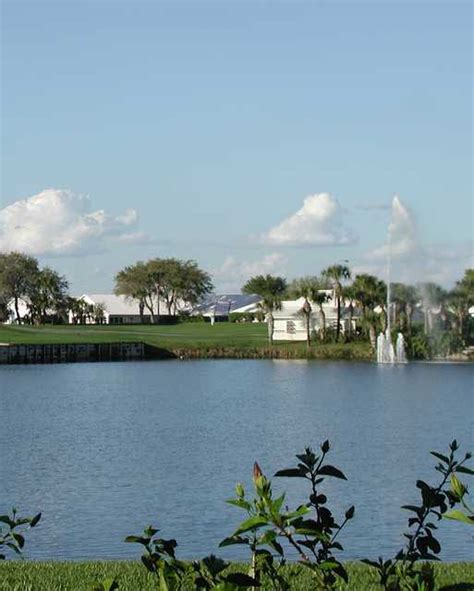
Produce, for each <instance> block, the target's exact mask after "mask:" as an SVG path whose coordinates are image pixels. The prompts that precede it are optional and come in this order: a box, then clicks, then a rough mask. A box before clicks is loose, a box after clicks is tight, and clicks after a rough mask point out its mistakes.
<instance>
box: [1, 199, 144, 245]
mask: <svg viewBox="0 0 474 591" xmlns="http://www.w3.org/2000/svg"><path fill="white" fill-rule="evenodd" d="M137 221H138V214H137V212H136V211H135V210H134V209H128V210H127V211H125V212H124V213H123V214H121V215H119V216H116V217H114V216H112V215H110V214H108V213H106V212H105V211H104V210H103V209H100V210H96V211H91V203H90V199H89V197H88V196H85V195H78V194H76V193H73V192H72V191H68V190H60V189H46V190H44V191H41V193H38V194H37V195H33V196H32V197H28V198H27V199H23V200H20V201H15V202H14V203H12V204H11V205H8V206H7V207H5V208H4V209H2V210H0V250H3V251H10V250H19V251H21V252H25V253H28V254H33V255H50V256H61V255H77V254H91V253H96V252H100V251H102V250H104V249H105V247H106V243H107V241H108V240H122V241H125V242H136V241H137V236H141V237H142V239H143V235H142V234H141V233H137V232H132V231H131V230H133V229H134V227H135V226H136V224H137ZM130 237H133V238H130Z"/></svg>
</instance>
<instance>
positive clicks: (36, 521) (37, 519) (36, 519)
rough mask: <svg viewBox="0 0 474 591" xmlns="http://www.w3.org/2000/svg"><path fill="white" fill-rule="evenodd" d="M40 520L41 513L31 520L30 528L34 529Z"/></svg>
mask: <svg viewBox="0 0 474 591" xmlns="http://www.w3.org/2000/svg"><path fill="white" fill-rule="evenodd" d="M40 519H41V513H38V514H37V515H35V516H34V517H33V519H32V520H31V523H30V527H36V526H37V525H38V522H39V520H40Z"/></svg>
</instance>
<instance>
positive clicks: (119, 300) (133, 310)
mask: <svg viewBox="0 0 474 591" xmlns="http://www.w3.org/2000/svg"><path fill="white" fill-rule="evenodd" d="M80 299H84V300H86V301H88V302H89V303H90V304H103V305H104V307H105V311H106V313H107V314H111V315H112V316H133V315H135V314H139V313H140V311H139V308H138V302H137V301H136V300H127V299H126V298H125V296H117V295H115V294H113V293H87V294H83V295H82V296H81V298H80ZM144 312H145V314H146V313H149V312H148V310H144Z"/></svg>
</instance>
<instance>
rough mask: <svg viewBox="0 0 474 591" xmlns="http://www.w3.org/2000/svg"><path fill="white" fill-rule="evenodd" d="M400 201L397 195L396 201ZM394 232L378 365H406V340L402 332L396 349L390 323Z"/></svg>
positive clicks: (389, 240)
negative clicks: (384, 326)
mask: <svg viewBox="0 0 474 591" xmlns="http://www.w3.org/2000/svg"><path fill="white" fill-rule="evenodd" d="M395 199H398V197H397V196H396V195H395V197H394V200H395ZM391 255H392V232H391V224H390V226H389V228H388V256H387V327H386V330H385V333H383V332H381V333H380V334H379V336H378V337H377V363H406V362H407V356H406V353H405V340H404V338H403V335H402V333H401V332H399V333H398V335H397V342H396V344H395V347H394V346H393V343H392V331H391V322H390V303H391V302H390V295H391V294H390V271H391V263H392V256H391Z"/></svg>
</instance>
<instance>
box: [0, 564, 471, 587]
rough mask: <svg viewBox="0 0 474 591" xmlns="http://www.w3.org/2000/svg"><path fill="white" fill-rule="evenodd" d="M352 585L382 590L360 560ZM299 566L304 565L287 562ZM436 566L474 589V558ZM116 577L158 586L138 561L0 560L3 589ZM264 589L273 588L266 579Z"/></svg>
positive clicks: (299, 578) (439, 580)
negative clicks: (2, 561)
mask: <svg viewBox="0 0 474 591" xmlns="http://www.w3.org/2000/svg"><path fill="white" fill-rule="evenodd" d="M346 566H347V570H348V573H349V585H347V586H346V585H343V586H342V588H341V589H342V590H344V591H348V590H357V591H358V590H361V591H379V590H380V589H381V587H380V585H378V584H377V576H376V574H375V571H374V570H373V569H370V568H368V567H366V566H365V565H362V564H359V563H348V564H347V565H346ZM287 568H289V569H292V570H293V571H294V570H298V572H300V571H301V570H302V569H301V567H295V566H288V567H287ZM434 568H435V581H436V586H435V589H437V590H439V591H441V590H443V591H467V590H468V589H471V590H472V589H474V562H469V563H467V562H464V563H452V564H450V563H439V564H436V565H434ZM107 578H114V579H116V580H117V582H118V583H119V585H120V587H119V588H120V591H139V590H145V591H146V590H151V589H155V590H156V589H157V585H156V581H155V579H154V577H153V576H152V575H150V574H149V573H148V572H147V571H146V569H145V568H144V567H143V566H142V565H141V563H140V562H138V561H104V562H30V561H12V562H5V563H3V564H0V590H2V591H3V590H7V589H8V590H12V591H27V590H28V591H56V590H58V591H91V589H93V588H94V585H97V584H98V583H99V582H101V581H103V580H104V579H107ZM261 588H262V589H265V590H268V591H269V590H270V589H271V588H272V587H271V585H270V584H269V583H268V582H267V583H266V584H264V585H263V586H262V587H261ZM292 588H294V589H295V590H301V591H306V590H308V591H309V590H310V589H314V586H313V585H312V583H311V580H310V576H309V574H308V573H307V571H306V570H303V572H302V574H298V575H296V576H295V579H294V584H293V585H292Z"/></svg>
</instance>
